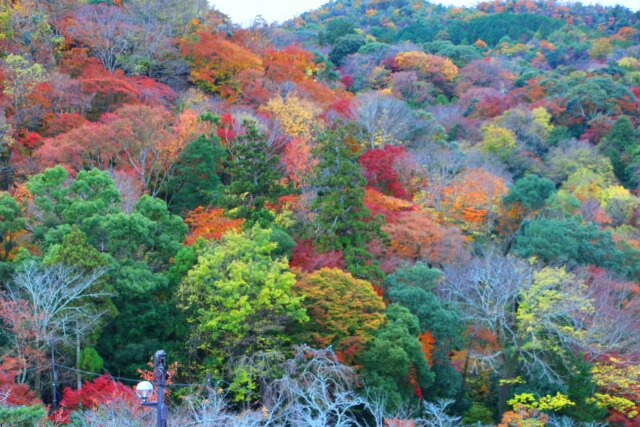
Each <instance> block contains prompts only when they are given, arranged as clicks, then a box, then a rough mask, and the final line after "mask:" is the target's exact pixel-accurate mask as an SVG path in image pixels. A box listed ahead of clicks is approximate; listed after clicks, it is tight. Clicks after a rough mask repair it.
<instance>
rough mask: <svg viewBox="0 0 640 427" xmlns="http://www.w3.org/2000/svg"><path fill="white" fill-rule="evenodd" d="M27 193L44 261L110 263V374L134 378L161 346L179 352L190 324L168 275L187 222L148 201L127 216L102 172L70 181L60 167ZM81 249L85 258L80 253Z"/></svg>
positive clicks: (103, 347)
mask: <svg viewBox="0 0 640 427" xmlns="http://www.w3.org/2000/svg"><path fill="white" fill-rule="evenodd" d="M27 188H28V189H29V191H30V192H31V194H32V196H33V210H34V215H32V217H31V224H30V226H31V228H32V229H33V239H34V242H35V243H36V244H38V245H39V246H40V250H41V252H42V253H43V254H45V260H46V259H49V260H54V259H56V260H61V259H69V260H71V261H72V262H79V263H85V264H86V263H89V264H91V263H95V262H99V263H102V259H106V260H107V267H108V272H107V274H106V275H105V277H104V281H105V283H108V284H109V285H110V286H111V289H112V290H113V293H114V294H115V295H114V297H113V298H112V301H113V304H114V305H115V308H116V310H117V315H116V316H115V317H114V318H113V319H112V320H111V321H110V322H109V323H108V324H107V325H106V326H105V327H104V328H103V329H102V336H101V338H100V339H97V341H96V342H97V345H96V349H97V350H98V352H99V353H100V355H101V356H103V357H104V360H105V361H106V362H105V365H106V367H107V368H108V369H110V370H113V371H114V372H121V373H124V374H127V375H133V374H135V372H136V371H135V370H136V368H144V367H145V366H146V362H147V360H148V355H150V354H153V352H154V351H156V350H157V349H158V347H159V346H164V347H165V349H166V350H167V351H171V349H173V348H177V345H178V344H177V343H178V341H179V340H180V339H181V337H182V335H183V333H184V332H183V325H184V323H183V321H184V320H183V317H182V314H181V313H180V312H176V310H175V302H174V301H173V293H174V288H173V287H172V283H171V282H170V281H169V278H168V274H167V269H168V267H169V265H170V263H171V260H172V258H173V257H174V256H175V254H176V253H177V251H178V249H180V247H181V242H182V241H183V240H184V236H185V234H186V231H187V227H186V225H185V224H184V223H183V221H182V219H181V218H180V217H178V216H175V215H171V214H170V213H169V211H168V210H167V205H166V204H165V203H164V202H163V201H162V200H159V199H156V198H153V197H150V196H147V195H145V196H142V197H141V198H140V200H139V201H138V202H137V204H136V206H135V207H134V209H133V211H132V212H129V213H125V212H123V211H122V209H121V207H120V201H121V196H120V194H119V192H118V190H117V189H116V187H115V184H114V182H113V180H112V179H111V178H110V177H109V175H108V173H107V172H102V171H99V170H97V169H93V170H90V171H81V172H79V173H78V175H77V176H76V178H75V179H69V177H68V173H67V171H66V170H65V169H64V168H62V167H60V166H57V167H55V168H52V169H47V170H46V171H44V172H43V173H41V174H38V175H35V176H32V177H31V178H29V181H28V182H27ZM76 230H77V231H76ZM80 232H81V233H83V234H84V236H86V237H84V236H83V235H82V234H81V233H80ZM65 239H66V240H67V241H66V243H65ZM83 241H84V242H83ZM85 242H86V244H85ZM75 244H80V246H79V248H82V251H80V252H77V253H75V254H74V253H73V252H74V250H76V249H78V248H74V245H75ZM89 247H92V248H93V249H95V250H96V251H98V252H99V254H100V255H97V254H96V253H95V252H94V251H93V250H90V249H89Z"/></svg>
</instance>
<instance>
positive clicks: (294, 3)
mask: <svg viewBox="0 0 640 427" xmlns="http://www.w3.org/2000/svg"><path fill="white" fill-rule="evenodd" d="M209 1H210V2H211V4H213V5H214V6H215V7H216V9H218V10H220V11H221V12H224V13H226V14H227V15H229V16H230V17H231V19H232V20H233V22H234V23H236V24H241V25H248V24H250V23H251V22H252V21H253V19H254V18H255V17H256V16H258V15H262V17H263V18H264V19H266V20H267V21H268V22H274V21H277V22H283V21H286V20H287V19H290V18H293V17H296V16H298V15H300V14H301V13H303V12H306V11H308V10H312V9H316V8H318V7H319V6H322V5H323V4H325V3H327V1H328V0H209ZM434 3H442V4H447V5H449V4H453V5H456V6H473V5H475V4H476V3H478V1H477V0H441V1H438V0H435V1H434ZM582 3H600V4H603V5H607V6H614V5H616V4H622V5H624V6H626V7H628V8H630V9H634V10H640V0H599V1H596V0H593V1H592V0H582Z"/></svg>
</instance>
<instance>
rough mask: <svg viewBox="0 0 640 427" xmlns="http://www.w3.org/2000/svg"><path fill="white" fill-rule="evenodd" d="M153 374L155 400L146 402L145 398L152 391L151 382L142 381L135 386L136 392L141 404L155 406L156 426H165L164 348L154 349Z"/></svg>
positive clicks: (166, 411)
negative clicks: (155, 387)
mask: <svg viewBox="0 0 640 427" xmlns="http://www.w3.org/2000/svg"><path fill="white" fill-rule="evenodd" d="M153 376H154V382H155V383H156V386H157V390H156V401H155V402H147V398H148V397H149V396H150V395H151V394H152V393H153V384H151V383H150V382H148V381H142V382H140V383H138V385H137V386H136V394H137V395H138V397H139V398H140V399H142V406H148V407H151V408H156V413H157V417H156V426H157V427H167V420H168V419H169V410H168V409H167V405H166V404H165V403H164V388H165V387H166V385H167V353H165V351H164V350H158V351H156V354H154V355H153Z"/></svg>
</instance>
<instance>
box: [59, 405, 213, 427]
mask: <svg viewBox="0 0 640 427" xmlns="http://www.w3.org/2000/svg"><path fill="white" fill-rule="evenodd" d="M155 416H156V415H155V411H152V410H150V409H147V408H141V407H140V406H139V405H138V403H137V402H135V406H132V404H131V402H130V401H127V400H125V399H117V400H114V401H112V402H109V404H108V405H99V406H97V407H95V408H91V409H85V410H83V411H76V412H74V413H73V414H72V417H71V419H72V424H73V425H74V426H78V427H140V426H145V425H150V423H151V422H152V420H154V418H155ZM210 425H212V426H213V424H210ZM216 425H217V424H216Z"/></svg>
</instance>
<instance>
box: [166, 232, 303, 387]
mask: <svg viewBox="0 0 640 427" xmlns="http://www.w3.org/2000/svg"><path fill="white" fill-rule="evenodd" d="M271 234H272V231H271V230H270V229H262V228H259V227H257V226H256V227H254V228H253V229H251V230H247V231H246V232H243V233H239V234H237V233H228V234H226V235H224V237H223V238H222V240H221V241H220V242H217V241H211V242H209V244H207V245H205V246H203V247H202V248H201V249H200V250H199V253H198V254H197V255H198V257H197V262H196V263H195V264H194V265H193V267H192V268H191V269H190V270H189V271H188V273H187V274H186V277H185V278H184V279H183V280H182V283H181V284H180V292H179V293H180V301H181V307H182V308H183V309H184V310H186V312H187V318H188V320H189V322H190V323H191V324H192V325H193V329H192V334H191V337H192V340H193V342H194V344H195V345H197V348H198V350H199V351H200V352H202V354H203V355H204V360H202V363H203V365H204V368H205V369H208V370H210V371H213V373H215V374H217V375H221V374H222V373H223V368H224V367H225V365H226V364H227V363H228V362H229V360H230V359H232V358H236V357H240V356H243V355H250V354H254V353H256V352H265V351H278V350H282V349H284V348H285V347H284V346H285V345H286V344H288V343H289V341H290V338H289V335H290V334H289V333H288V332H287V331H288V330H289V328H291V327H292V326H294V325H296V324H301V323H304V322H306V321H307V320H308V317H307V314H306V311H305V309H304V307H303V306H302V298H300V297H298V296H294V295H293V294H292V291H291V288H292V287H293V286H294V285H295V282H296V279H295V276H294V275H293V273H291V272H290V271H289V266H288V262H287V260H286V259H285V258H274V257H273V256H272V255H273V252H274V251H275V250H276V248H277V244H276V243H275V242H273V241H272V238H271V237H272V236H271Z"/></svg>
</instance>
